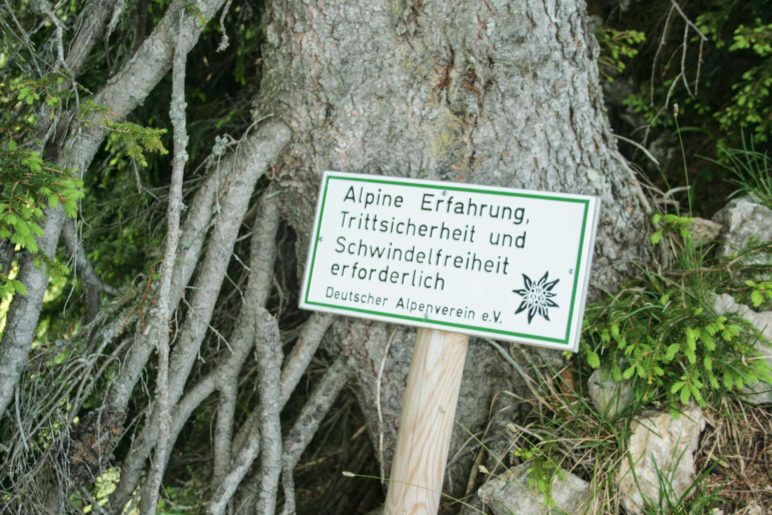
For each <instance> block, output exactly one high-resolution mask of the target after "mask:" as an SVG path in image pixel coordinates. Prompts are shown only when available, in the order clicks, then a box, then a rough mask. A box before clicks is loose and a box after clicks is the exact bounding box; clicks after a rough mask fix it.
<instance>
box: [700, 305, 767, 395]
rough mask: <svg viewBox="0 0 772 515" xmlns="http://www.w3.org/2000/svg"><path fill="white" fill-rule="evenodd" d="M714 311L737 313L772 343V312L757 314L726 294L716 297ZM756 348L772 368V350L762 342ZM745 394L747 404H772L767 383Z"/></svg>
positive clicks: (755, 385) (723, 313) (747, 389)
mask: <svg viewBox="0 0 772 515" xmlns="http://www.w3.org/2000/svg"><path fill="white" fill-rule="evenodd" d="M713 310H714V311H715V312H716V313H718V314H719V315H726V314H728V313H736V314H737V315H739V316H741V317H742V318H744V319H745V320H747V321H748V323H750V324H751V325H752V326H753V327H755V328H756V329H758V330H759V331H760V332H761V334H763V335H764V338H766V339H767V342H772V311H762V312H761V313H757V312H756V311H753V310H752V309H751V308H749V307H748V306H744V305H743V304H740V303H738V302H736V301H735V300H734V298H733V297H732V296H731V295H727V294H726V293H724V294H721V295H716V298H715V300H714V301H713ZM756 348H757V350H758V351H759V354H761V355H762V356H763V357H764V359H766V360H767V365H769V366H770V368H772V348H770V347H769V346H767V345H763V343H762V342H759V343H758V344H757V347H756ZM743 393H744V394H745V397H744V399H745V400H746V401H747V402H750V403H753V404H772V385H769V384H767V383H764V382H761V381H759V382H758V383H756V384H752V385H749V386H746V387H745V388H744V389H743Z"/></svg>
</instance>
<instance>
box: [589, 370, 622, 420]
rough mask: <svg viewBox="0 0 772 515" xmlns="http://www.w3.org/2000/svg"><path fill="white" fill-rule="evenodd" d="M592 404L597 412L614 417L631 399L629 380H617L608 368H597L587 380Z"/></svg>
mask: <svg viewBox="0 0 772 515" xmlns="http://www.w3.org/2000/svg"><path fill="white" fill-rule="evenodd" d="M587 386H588V389H589V391H590V400H591V401H592V405H593V406H595V409H596V410H598V412H599V413H603V414H605V415H606V416H608V417H609V418H612V419H613V418H614V417H616V416H617V414H618V413H620V412H621V411H622V410H624V409H625V408H626V407H627V406H628V405H629V404H630V402H632V400H633V390H632V388H631V387H630V383H629V381H623V382H621V383H620V382H617V381H614V379H613V378H612V377H611V374H610V373H609V372H608V370H605V369H602V368H599V369H598V370H596V371H595V372H593V373H592V375H591V376H590V378H589V379H588V380H587Z"/></svg>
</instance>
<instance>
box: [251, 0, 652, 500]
mask: <svg viewBox="0 0 772 515" xmlns="http://www.w3.org/2000/svg"><path fill="white" fill-rule="evenodd" d="M266 40H267V43H266V50H265V54H264V55H265V57H264V59H265V65H266V68H265V72H264V76H263V82H262V85H261V87H262V89H261V95H260V97H259V98H258V100H257V101H256V103H255V110H256V116H260V115H261V114H263V113H267V112H271V113H274V115H275V116H279V117H280V118H281V119H282V120H284V121H285V122H286V123H287V124H288V125H289V126H290V127H291V128H292V129H293V134H294V139H293V142H292V145H291V147H290V149H289V151H288V152H285V159H284V160H283V162H282V163H280V165H279V166H277V167H276V169H275V170H274V172H273V175H272V178H273V179H274V181H275V183H277V184H278V185H280V187H281V188H283V189H284V191H285V195H287V196H288V197H289V196H291V197H290V198H295V199H297V201H296V202H293V203H291V204H287V205H285V206H284V215H285V216H286V218H287V219H288V220H290V222H291V224H292V226H293V227H294V229H295V230H296V231H297V233H298V234H299V238H298V241H299V244H298V247H297V252H298V262H299V263H305V259H304V258H305V253H306V248H307V242H308V234H309V231H310V229H311V222H312V219H313V212H314V211H313V210H314V206H315V201H316V197H317V192H318V187H319V181H320V176H321V173H322V172H323V171H324V170H326V169H332V170H341V171H352V172H364V173H377V174H383V175H392V176H405V177H414V178H426V179H440V180H448V181H458V182H468V183H474V184H486V185H498V186H509V187H516V188H528V189H538V190H546V191H563V192H571V193H582V194H590V195H597V196H599V197H600V198H601V199H602V202H603V205H602V214H601V220H600V224H599V233H598V238H597V245H596V250H595V258H594V266H593V271H592V279H591V285H592V287H593V288H595V289H596V291H597V289H598V288H610V287H613V286H614V285H615V284H617V283H618V282H619V281H620V279H621V278H622V277H624V275H625V274H626V273H628V272H629V271H630V269H631V265H632V264H633V263H634V262H635V261H638V260H640V259H642V257H643V256H642V250H641V249H642V246H641V245H640V243H641V241H642V240H641V238H642V234H643V226H644V209H643V207H642V206H641V204H640V201H639V195H640V191H639V189H638V186H637V184H636V183H635V182H634V178H632V177H631V176H630V175H629V172H628V171H627V170H626V169H625V167H624V164H623V161H621V160H620V159H621V158H620V156H619V154H618V152H617V148H616V143H615V140H614V138H613V136H612V134H611V130H610V128H609V124H608V121H607V118H606V113H605V108H604V106H603V99H602V93H601V88H600V85H599V80H598V69H597V64H596V59H597V55H598V47H597V43H596V42H595V40H594V38H593V36H592V34H591V33H590V32H588V29H587V26H586V24H585V5H584V2H582V1H581V0H571V1H563V2H552V1H550V0H526V1H522V2H515V3H513V2H507V1H503V0H498V1H497V0H486V1H483V2H475V1H470V0H459V1H455V2H445V1H442V0H425V1H417V0H416V1H410V0H406V1H394V2H366V3H351V2H342V1H332V0H329V1H328V0H295V1H290V2H280V1H278V0H276V1H273V2H272V3H271V5H270V10H269V19H268V25H267V28H266ZM301 266H302V265H301ZM335 330H336V332H337V335H338V336H339V337H338V338H335V340H336V341H338V342H339V348H338V349H337V351H339V352H342V353H343V354H346V355H348V356H350V357H351V358H352V362H353V370H354V375H355V380H356V385H357V395H358V397H359V399H360V401H361V405H362V409H363V411H364V413H365V414H366V417H367V420H368V428H369V431H370V434H371V436H372V437H373V441H375V442H378V441H379V439H380V433H381V432H383V433H384V436H385V438H384V439H383V440H384V442H385V443H384V447H386V450H385V452H383V453H382V457H383V460H384V462H385V463H384V465H385V466H384V472H385V474H386V475H388V472H389V464H390V459H391V453H390V449H392V448H393V447H394V438H395V435H396V425H397V420H398V416H399V406H400V404H401V399H402V394H403V390H404V384H405V377H406V375H407V370H408V366H409V362H410V352H411V349H412V342H413V339H414V333H413V331H411V330H405V329H402V328H394V327H391V328H388V329H386V328H384V326H382V325H380V324H366V323H360V322H356V323H352V322H348V321H345V320H338V321H337V322H336V324H335ZM389 332H393V334H392V335H391V336H389V334H388V333H389ZM371 333H372V334H375V333H380V334H381V337H380V339H379V338H372V337H368V338H363V336H362V335H365V334H371ZM389 338H392V340H393V341H392V342H391V345H390V348H389V349H390V350H389V356H387V357H384V348H385V346H386V343H387V341H388V340H389ZM365 341H370V342H377V343H375V344H374V345H373V344H371V345H370V346H366V345H364V342H365ZM382 359H386V363H385V369H384V373H383V378H385V379H384V383H383V384H382V385H381V388H380V389H379V387H378V385H377V384H376V381H377V378H378V375H379V374H378V371H379V369H380V363H381V360H382ZM500 365H501V363H500V357H498V356H496V353H495V351H494V350H493V349H491V348H489V347H488V346H487V345H485V344H483V343H480V342H477V343H474V342H473V344H472V345H471V347H470V355H469V361H468V362H467V369H466V370H467V371H466V373H465V380H464V384H463V385H462V395H461V400H460V405H459V410H458V412H459V416H458V420H459V423H460V424H461V425H463V426H464V427H466V428H468V429H469V430H471V431H474V430H475V429H477V427H479V424H480V423H482V422H483V421H484V420H485V418H486V417H487V410H488V403H489V400H490V396H491V394H492V392H493V391H496V390H499V391H500V389H501V388H503V387H507V386H508V387H514V386H515V385H511V384H510V379H509V375H510V373H509V371H508V370H507V369H506V368H505V367H501V366H500ZM486 369H487V370H486ZM483 370H485V373H483ZM377 392H380V399H379V400H380V404H381V407H382V410H383V413H382V416H381V417H378V416H377V413H376V411H377V410H376V408H375V406H376V401H377V400H378V399H376V393H377ZM468 436H469V435H468V434H465V430H461V429H459V430H458V431H457V434H456V436H455V438H454V444H453V445H455V447H456V449H457V448H458V447H459V445H461V442H463V441H464V440H465V439H466V438H465V437H468ZM451 455H453V450H451ZM459 470H462V469H459ZM467 471H468V469H467ZM459 473H463V472H458V471H456V472H454V471H453V469H452V468H451V469H449V477H450V478H451V479H453V478H454V475H455V476H456V481H455V483H457V485H456V486H457V487H462V486H463V485H462V483H463V484H465V481H466V479H465V478H464V477H457V476H458V474H459ZM454 489H455V490H457V488H454Z"/></svg>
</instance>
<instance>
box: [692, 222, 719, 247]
mask: <svg viewBox="0 0 772 515" xmlns="http://www.w3.org/2000/svg"><path fill="white" fill-rule="evenodd" d="M721 228H722V225H721V224H717V223H716V222H712V221H710V220H705V219H704V218H697V217H695V218H692V225H691V229H692V237H693V238H694V241H695V243H697V244H699V245H705V244H707V243H710V242H712V241H714V240H715V239H716V238H718V235H719V234H720V233H721Z"/></svg>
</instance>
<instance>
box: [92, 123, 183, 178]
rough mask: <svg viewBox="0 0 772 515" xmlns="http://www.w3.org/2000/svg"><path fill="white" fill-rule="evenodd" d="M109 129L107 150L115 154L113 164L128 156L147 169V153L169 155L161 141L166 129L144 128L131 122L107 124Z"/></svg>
mask: <svg viewBox="0 0 772 515" xmlns="http://www.w3.org/2000/svg"><path fill="white" fill-rule="evenodd" d="M107 127H108V128H109V129H110V134H109V135H108V136H107V143H106V145H105V149H106V150H107V151H108V152H112V153H113V154H114V157H113V162H112V163H111V164H115V163H114V162H115V160H118V159H121V158H122V157H123V156H126V157H128V158H129V159H132V160H134V161H136V162H137V163H139V164H140V165H141V166H143V167H146V166H147V165H148V163H147V158H146V157H145V153H147V152H151V153H158V154H160V155H166V154H168V153H169V151H168V150H167V149H166V147H165V146H164V144H163V142H162V141H161V137H162V136H163V135H164V134H166V129H155V128H152V127H143V126H142V125H138V124H136V123H131V122H107Z"/></svg>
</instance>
